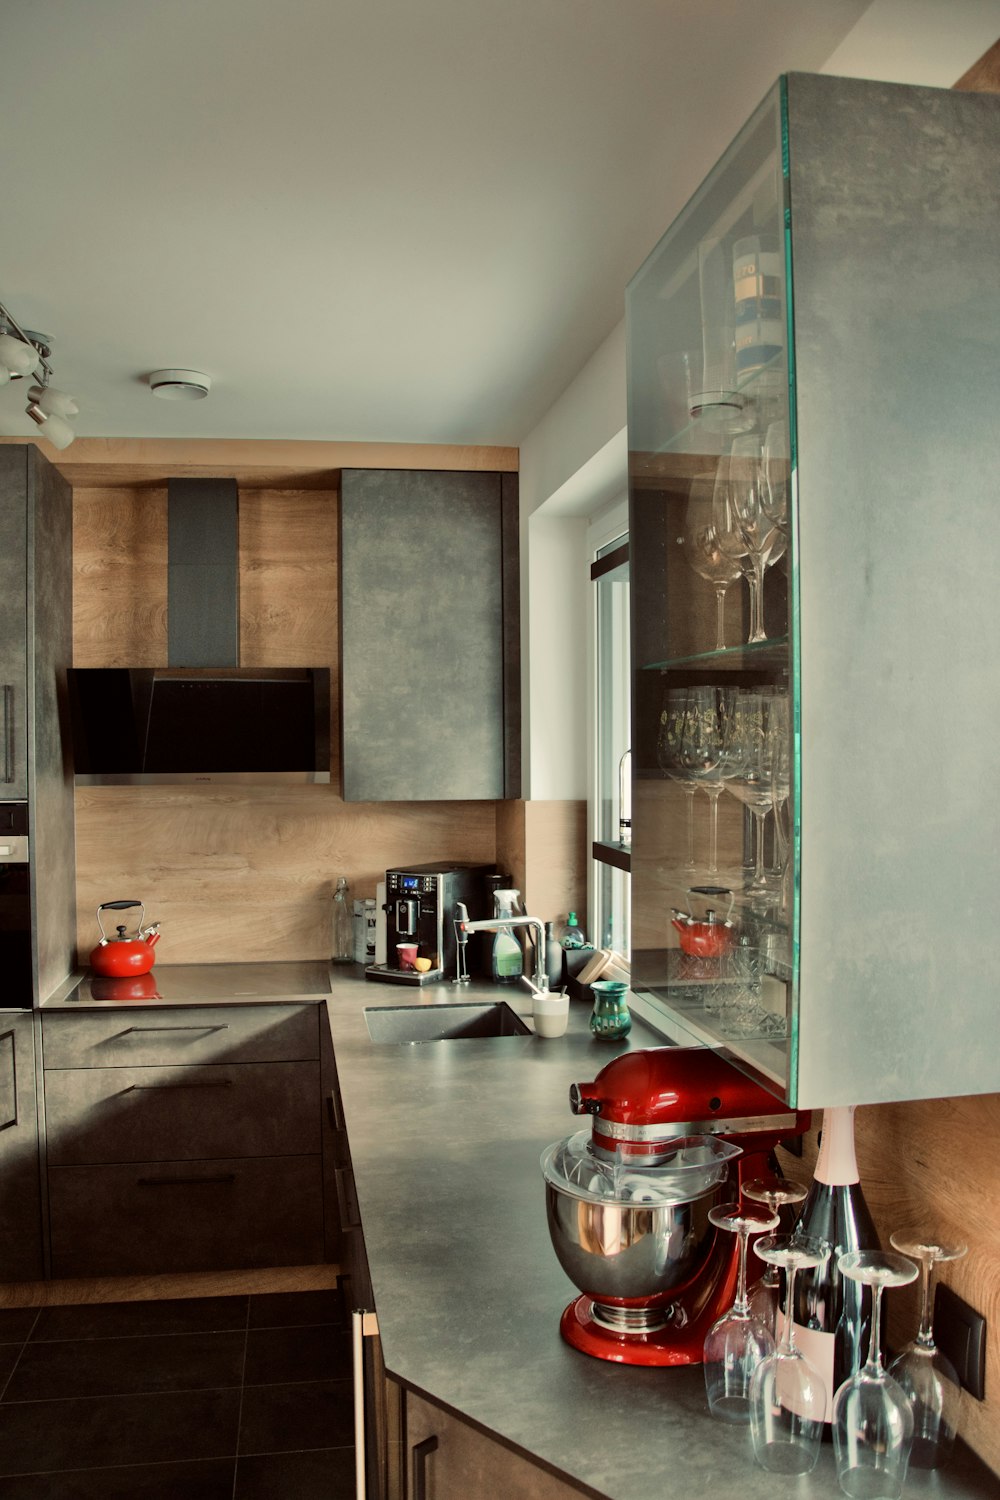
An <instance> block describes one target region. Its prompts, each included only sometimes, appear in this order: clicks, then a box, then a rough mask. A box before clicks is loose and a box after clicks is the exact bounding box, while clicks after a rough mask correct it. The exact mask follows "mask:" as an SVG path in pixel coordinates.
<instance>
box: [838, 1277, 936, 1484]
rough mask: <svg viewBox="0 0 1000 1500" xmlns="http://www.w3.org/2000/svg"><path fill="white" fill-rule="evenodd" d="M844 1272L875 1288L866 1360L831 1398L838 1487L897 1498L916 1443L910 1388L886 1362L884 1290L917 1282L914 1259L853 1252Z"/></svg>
mask: <svg viewBox="0 0 1000 1500" xmlns="http://www.w3.org/2000/svg"><path fill="white" fill-rule="evenodd" d="M837 1265H838V1267H839V1269H840V1274H841V1275H842V1276H848V1277H850V1279H851V1280H852V1281H860V1282H861V1283H862V1285H864V1286H870V1287H871V1289H872V1322H871V1333H870V1335H869V1340H868V1359H867V1361H866V1362H865V1364H864V1366H863V1367H862V1369H860V1370H858V1371H857V1373H856V1374H854V1375H852V1376H851V1377H850V1379H849V1380H845V1381H844V1383H843V1385H842V1386H841V1387H840V1389H839V1390H838V1391H837V1394H836V1395H835V1396H834V1398H833V1448H834V1455H835V1457H836V1460H837V1478H838V1479H839V1480H840V1488H841V1489H842V1490H843V1492H844V1494H845V1495H849V1496H851V1500H899V1496H900V1495H901V1494H902V1490H903V1484H904V1483H905V1480H906V1468H907V1464H908V1462H909V1458H910V1445H911V1443H912V1441H913V1413H912V1411H911V1410H910V1402H909V1399H908V1398H907V1395H906V1392H905V1391H904V1390H903V1388H902V1386H901V1385H900V1384H899V1382H898V1381H897V1380H894V1379H893V1377H892V1376H891V1375H890V1374H889V1373H888V1372H887V1371H886V1368H885V1366H884V1365H883V1363H882V1348H881V1329H882V1293H883V1292H884V1290H885V1288H886V1287H887V1286H906V1285H907V1283H908V1282H911V1281H915V1280H916V1276H917V1268H916V1266H915V1265H914V1264H913V1261H912V1260H907V1259H906V1257H905V1256H903V1255H894V1254H893V1253H892V1251H891V1250H849V1251H848V1252H847V1254H846V1255H842V1256H841V1257H840V1259H839V1261H838V1262H837Z"/></svg>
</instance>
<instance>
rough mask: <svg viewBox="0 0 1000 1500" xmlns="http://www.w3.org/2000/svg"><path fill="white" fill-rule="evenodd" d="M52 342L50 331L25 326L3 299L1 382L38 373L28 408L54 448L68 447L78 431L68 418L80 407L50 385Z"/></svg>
mask: <svg viewBox="0 0 1000 1500" xmlns="http://www.w3.org/2000/svg"><path fill="white" fill-rule="evenodd" d="M51 344H52V340H51V339H50V338H49V336H48V334H47V333H35V332H34V331H33V330H32V329H30V328H22V327H21V325H20V323H19V322H18V321H17V319H16V318H15V317H14V315H13V313H12V312H10V311H8V309H7V308H6V307H4V305H3V303H2V302H0V385H7V384H9V382H10V381H12V380H25V379H26V378H27V377H28V376H29V375H34V376H36V383H35V384H34V385H32V386H30V387H29V389H28V404H27V406H26V408H25V410H26V411H27V413H28V416H29V417H30V418H31V420H32V421H33V422H34V423H35V424H36V425H37V426H38V427H40V428H41V433H42V437H44V438H45V439H46V441H48V442H50V443H51V444H52V446H53V448H68V447H69V445H70V443H71V442H72V441H73V439H74V438H75V437H76V433H75V432H74V430H73V428H72V427H71V426H70V424H69V422H68V421H67V420H66V418H67V417H75V416H76V415H77V413H78V412H79V410H80V408H79V406H78V404H77V402H76V400H75V399H74V398H73V397H72V396H70V395H68V394H67V392H66V391H58V390H56V388H55V387H54V386H50V385H49V381H50V379H51V378H52V366H51V365H50V364H49V355H50V354H51V352H52V349H51Z"/></svg>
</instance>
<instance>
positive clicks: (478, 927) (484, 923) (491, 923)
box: [455, 903, 549, 996]
mask: <svg viewBox="0 0 1000 1500" xmlns="http://www.w3.org/2000/svg"><path fill="white" fill-rule="evenodd" d="M455 926H456V928H457V929H458V930H459V931H460V932H463V933H468V932H499V931H500V929H501V928H502V927H530V928H531V932H532V937H533V939H534V944H535V977H534V979H529V978H528V975H527V974H522V975H521V983H522V984H526V985H527V986H528V989H529V990H530V991H531V993H532V995H533V996H534V995H547V994H548V992H549V978H548V975H547V974H546V972H545V926H544V924H543V923H542V922H540V921H539V920H538V918H537V917H481V918H480V919H479V920H478V921H474V922H470V921H469V920H468V916H467V915H466V914H465V908H464V907H463V906H462V905H461V903H459V915H458V916H457V917H456V919H455Z"/></svg>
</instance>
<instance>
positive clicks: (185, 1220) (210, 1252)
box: [49, 1156, 323, 1277]
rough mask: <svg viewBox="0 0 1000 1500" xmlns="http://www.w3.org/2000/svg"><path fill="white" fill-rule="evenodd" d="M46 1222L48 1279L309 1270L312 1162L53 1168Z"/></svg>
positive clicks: (314, 1230)
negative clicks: (284, 1268) (303, 1267)
mask: <svg viewBox="0 0 1000 1500" xmlns="http://www.w3.org/2000/svg"><path fill="white" fill-rule="evenodd" d="M49 1219H50V1228H51V1237H52V1274H53V1276H55V1277H62V1276H105V1275H107V1276H145V1275H153V1274H156V1273H158V1272H169V1271H216V1270H218V1271H222V1270H236V1269H239V1268H242V1267H247V1268H249V1267H255V1266H289V1265H316V1264H318V1263H319V1262H320V1261H321V1260H322V1259H323V1201H322V1186H321V1173H320V1158H319V1157H318V1156H296V1157H288V1156H283V1157H274V1158H270V1159H268V1158H265V1159H259V1158H255V1159H251V1160H246V1159H232V1158H229V1159H221V1160H217V1161H200V1162H188V1161H177V1162H152V1163H148V1162H142V1163H136V1164H135V1165H132V1166H107V1167H53V1168H51V1169H50V1171H49Z"/></svg>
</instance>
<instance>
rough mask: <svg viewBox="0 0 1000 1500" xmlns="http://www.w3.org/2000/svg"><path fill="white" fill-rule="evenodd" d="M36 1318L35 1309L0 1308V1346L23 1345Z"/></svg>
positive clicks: (36, 1310)
mask: <svg viewBox="0 0 1000 1500" xmlns="http://www.w3.org/2000/svg"><path fill="white" fill-rule="evenodd" d="M37 1317H38V1308H37V1307H3V1308H0V1344H23V1343H24V1340H25V1339H26V1338H27V1337H28V1334H29V1333H30V1332H31V1330H32V1328H33V1327H34V1324H35V1319H36V1318H37Z"/></svg>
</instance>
